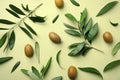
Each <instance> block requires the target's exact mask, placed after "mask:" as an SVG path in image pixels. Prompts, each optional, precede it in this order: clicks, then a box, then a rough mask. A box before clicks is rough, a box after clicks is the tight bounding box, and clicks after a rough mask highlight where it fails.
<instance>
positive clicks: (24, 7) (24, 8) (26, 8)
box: [21, 4, 30, 12]
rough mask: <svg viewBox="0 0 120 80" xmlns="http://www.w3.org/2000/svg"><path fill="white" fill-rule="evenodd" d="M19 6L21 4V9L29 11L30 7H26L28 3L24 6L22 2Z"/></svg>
mask: <svg viewBox="0 0 120 80" xmlns="http://www.w3.org/2000/svg"><path fill="white" fill-rule="evenodd" d="M21 6H22V8H23V10H25V11H27V12H29V11H30V9H29V8H28V4H27V5H26V6H24V5H23V4H21Z"/></svg>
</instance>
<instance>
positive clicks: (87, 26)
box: [83, 18, 93, 35]
mask: <svg viewBox="0 0 120 80" xmlns="http://www.w3.org/2000/svg"><path fill="white" fill-rule="evenodd" d="M92 23H93V20H92V18H90V19H89V21H88V22H87V24H86V25H85V27H84V29H83V31H84V34H85V35H86V33H87V32H89V30H90V29H91V27H92Z"/></svg>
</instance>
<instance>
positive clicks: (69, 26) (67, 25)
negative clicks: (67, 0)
mask: <svg viewBox="0 0 120 80" xmlns="http://www.w3.org/2000/svg"><path fill="white" fill-rule="evenodd" d="M63 24H64V26H65V27H67V28H69V29H75V30H78V28H76V27H74V26H71V25H69V24H66V23H63Z"/></svg>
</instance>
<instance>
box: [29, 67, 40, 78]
mask: <svg viewBox="0 0 120 80" xmlns="http://www.w3.org/2000/svg"><path fill="white" fill-rule="evenodd" d="M31 68H32V72H33V73H34V74H35V75H36V76H37V77H38V78H41V76H40V73H39V71H38V70H37V69H36V68H35V67H34V66H32V67H31Z"/></svg>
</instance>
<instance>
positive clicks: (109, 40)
mask: <svg viewBox="0 0 120 80" xmlns="http://www.w3.org/2000/svg"><path fill="white" fill-rule="evenodd" d="M103 39H104V41H105V42H107V43H112V42H113V36H112V34H111V33H110V32H105V33H104V34H103Z"/></svg>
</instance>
